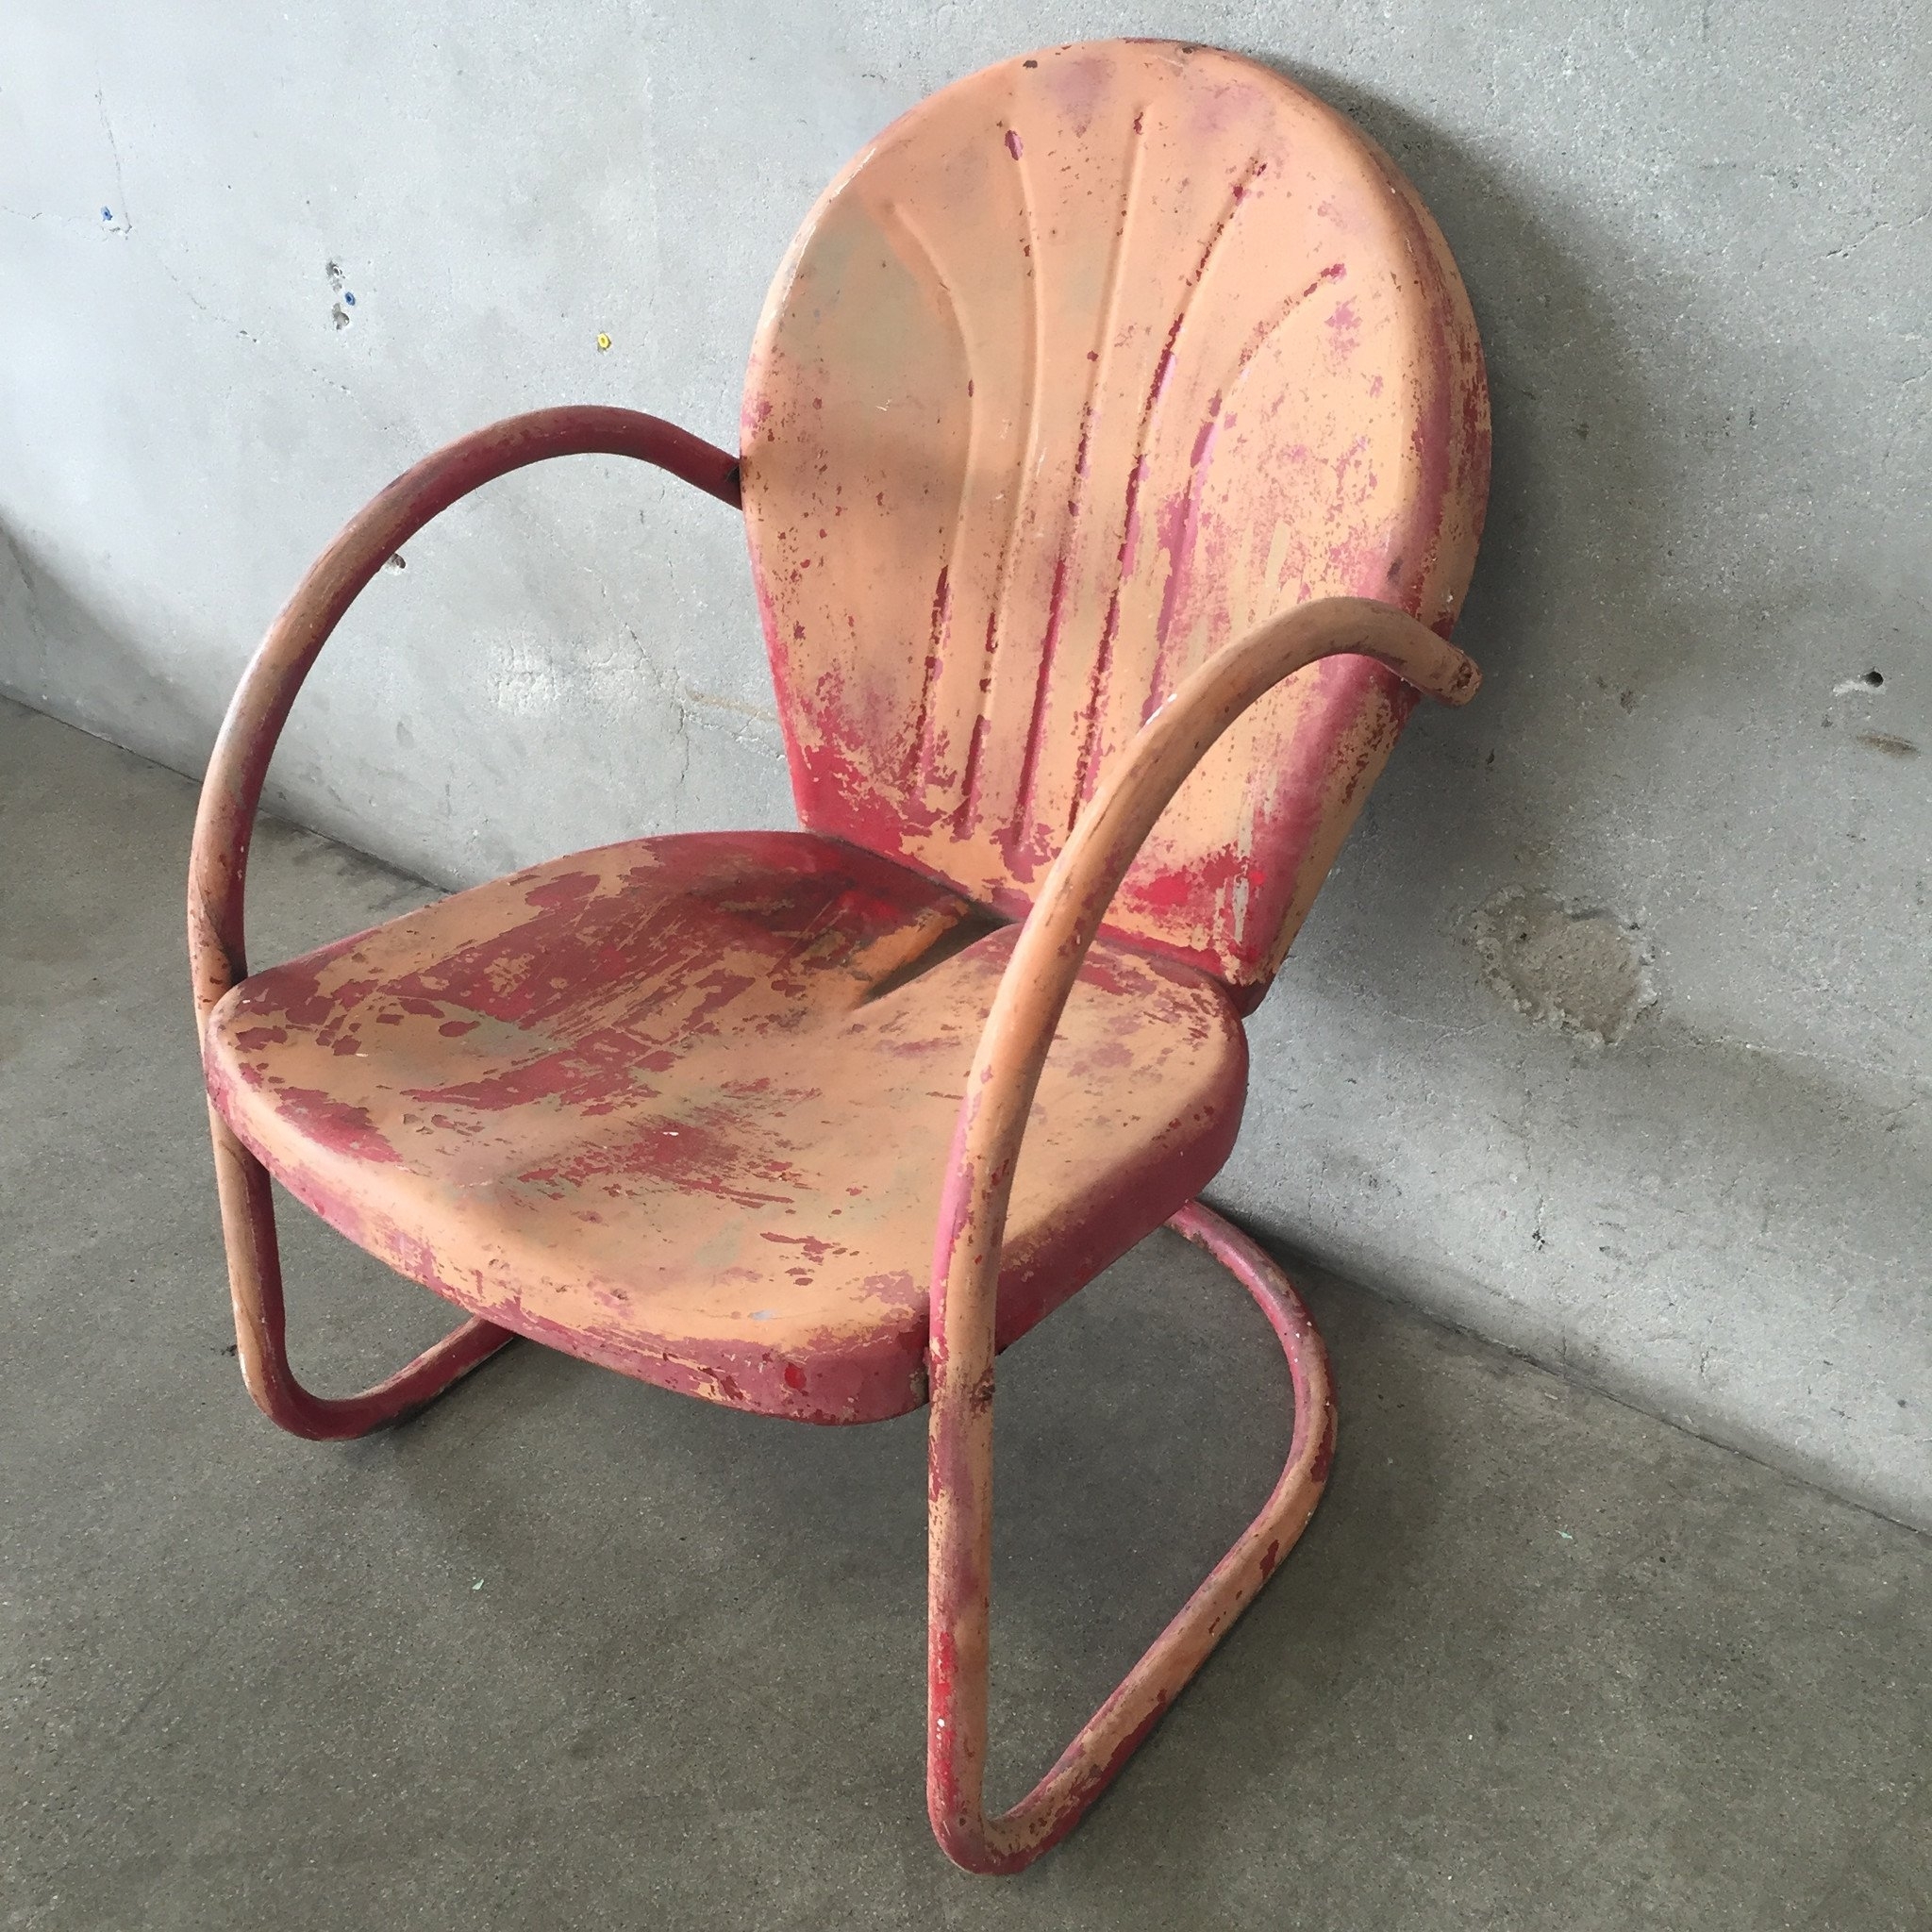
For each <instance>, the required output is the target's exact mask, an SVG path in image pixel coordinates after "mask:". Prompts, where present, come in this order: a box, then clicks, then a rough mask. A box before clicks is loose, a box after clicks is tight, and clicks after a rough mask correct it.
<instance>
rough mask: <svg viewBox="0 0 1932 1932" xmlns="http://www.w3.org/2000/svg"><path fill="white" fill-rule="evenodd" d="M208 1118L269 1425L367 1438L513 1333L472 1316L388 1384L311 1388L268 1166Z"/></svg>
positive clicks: (242, 1325)
mask: <svg viewBox="0 0 1932 1932" xmlns="http://www.w3.org/2000/svg"><path fill="white" fill-rule="evenodd" d="M208 1121H209V1124H210V1126H211V1127H212V1129H213V1132H214V1143H215V1179H216V1183H217V1185H218V1186H219V1188H220V1190H221V1197H222V1238H223V1241H225V1244H226V1247H227V1250H228V1291H229V1293H230V1295H231V1296H232V1298H233V1300H234V1304H235V1341H236V1351H237V1353H238V1354H239V1355H240V1356H241V1357H242V1375H243V1377H244V1378H245V1379H246V1381H247V1384H248V1392H249V1394H251V1395H252V1396H254V1398H255V1401H256V1405H257V1407H259V1408H260V1410H261V1412H262V1413H263V1414H264V1415H265V1416H267V1417H268V1418H269V1420H270V1421H271V1422H274V1423H279V1424H281V1426H282V1427H283V1428H285V1429H287V1430H288V1431H289V1433H290V1434H291V1435H294V1436H307V1437H308V1438H309V1440H310V1441H341V1440H343V1439H344V1438H346V1437H350V1436H366V1435H368V1434H369V1433H370V1432H371V1431H372V1430H374V1429H380V1428H386V1427H387V1426H388V1425H389V1424H391V1423H398V1422H401V1421H403V1420H404V1419H405V1418H406V1417H408V1416H410V1415H413V1414H414V1413H415V1412H416V1411H417V1410H418V1409H419V1408H423V1407H426V1406H427V1405H428V1404H429V1403H431V1402H433V1401H434V1400H435V1399H436V1398H437V1397H438V1396H439V1395H441V1393H442V1391H444V1390H445V1389H447V1388H448V1387H449V1386H450V1384H451V1383H452V1382H456V1381H458V1380H460V1379H461V1377H463V1376H464V1375H467V1374H469V1373H470V1371H471V1370H472V1369H474V1368H475V1366H476V1364H477V1363H478V1362H480V1361H482V1360H484V1359H485V1358H486V1357H489V1356H492V1355H494V1354H495V1353H496V1351H497V1350H498V1349H499V1348H501V1347H502V1346H503V1345H504V1343H505V1342H506V1341H512V1340H513V1339H514V1338H513V1337H512V1335H511V1333H510V1331H509V1330H508V1328H499V1327H498V1326H497V1325H496V1324H494V1323H493V1322H485V1321H482V1320H480V1319H479V1318H476V1317H474V1316H473V1317H472V1318H471V1319H470V1320H469V1321H467V1322H464V1323H463V1324H461V1325H460V1326H458V1327H456V1328H453V1329H452V1330H451V1331H450V1332H449V1333H448V1334H447V1335H445V1336H444V1337H443V1338H442V1340H441V1341H439V1342H438V1343H437V1344H436V1345H435V1346H434V1347H433V1348H427V1349H425V1350H424V1352H423V1353H422V1354H421V1355H419V1356H418V1357H416V1358H415V1360H414V1361H412V1362H410V1363H408V1365H407V1366H406V1367H404V1368H402V1369H400V1370H398V1371H397V1372H396V1374H393V1375H391V1376H390V1377H389V1379H388V1380H387V1381H384V1382H378V1383H377V1384H376V1385H375V1388H373V1389H366V1390H364V1391H362V1393H361V1394H359V1395H349V1396H344V1397H341V1398H339V1399H338V1398H331V1397H328V1396H324V1395H313V1394H310V1393H309V1391H308V1390H307V1389H305V1388H303V1386H302V1384H301V1383H300V1382H298V1381H297V1380H296V1379H295V1373H294V1371H293V1370H292V1369H291V1367H290V1366H289V1349H288V1338H287V1327H288V1323H287V1317H286V1314H285V1311H284V1308H283V1303H282V1263H281V1255H280V1251H279V1249H278V1247H277V1245H276V1241H275V1196H274V1194H273V1193H272V1192H271V1191H270V1188H269V1177H268V1170H267V1169H266V1168H264V1167H263V1166H262V1164H261V1162H260V1161H258V1159H256V1158H255V1156H254V1155H252V1154H251V1153H250V1152H249V1151H248V1149H247V1148H246V1147H244V1146H243V1145H242V1142H241V1141H238V1140H237V1139H236V1138H235V1135H234V1133H233V1131H232V1130H231V1129H230V1128H229V1126H228V1124H227V1123H226V1122H225V1120H223V1119H222V1117H221V1116H220V1115H219V1114H218V1113H216V1112H215V1111H214V1110H213V1108H209V1110H208Z"/></svg>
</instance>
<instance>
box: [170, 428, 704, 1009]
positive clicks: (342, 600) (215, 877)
mask: <svg viewBox="0 0 1932 1932" xmlns="http://www.w3.org/2000/svg"><path fill="white" fill-rule="evenodd" d="M591 455H601V456H613V457H636V458H639V459H640V460H641V461H642V462H647V463H655V464H657V466H658V468H659V469H660V470H669V471H670V472H671V474H672V475H674V476H681V477H682V478H683V479H684V480H685V481H686V482H687V483H691V484H693V485H695V486H696V487H697V488H698V489H700V490H703V491H708V493H709V494H710V495H712V496H715V497H717V498H719V499H720V500H721V501H722V502H724V503H728V504H730V505H731V506H732V507H733V508H737V506H738V502H739V493H738V458H736V457H733V456H729V455H727V454H726V453H725V452H724V450H722V449H717V448H715V447H713V446H712V445H711V444H710V443H708V442H706V441H703V440H702V439H701V438H699V437H695V436H692V435H691V434H690V433H689V432H688V431H686V430H683V429H679V428H678V427H677V426H676V425H675V424H671V423H666V422H663V421H661V420H660V419H659V418H658V417H656V416H643V415H640V414H639V413H638V412H637V411H636V410H634V409H611V408H601V407H598V406H595V405H583V406H578V407H572V408H558V409H533V410H532V411H531V412H530V413H529V414H528V415H525V416H510V417H507V418H506V419H505V420H504V421H503V422H501V423H492V424H491V425H490V426H489V427H488V428H487V429H478V430H475V431H474V432H472V433H471V434H470V435H468V436H460V437H458V439H457V440H456V441H454V442H451V443H446V444H445V445H444V446H443V447H442V448H441V449H440V450H438V451H437V452H436V453H435V454H434V455H433V456H428V457H425V458H424V459H423V460H422V461H421V462H420V463H418V464H417V465H416V466H415V468H414V469H412V470H408V471H405V472H404V474H403V475H400V476H398V477H397V478H396V479H395V481H394V482H393V483H391V484H390V486H389V487H388V488H387V489H386V490H384V491H381V493H380V494H378V495H376V496H375V497H374V498H372V499H371V500H370V502H369V503H367V504H366V505H364V507H363V508H361V509H359V510H358V511H357V513H356V514H355V515H354V516H353V517H351V518H350V519H349V521H348V523H347V524H346V525H343V527H342V530H341V535H340V536H338V537H337V538H336V540H335V541H334V542H333V543H331V544H330V545H329V546H328V548H327V549H326V550H325V551H324V552H323V553H322V555H321V556H320V557H318V558H316V559H315V561H314V563H312V564H311V565H310V566H309V568H308V575H306V576H305V577H304V578H303V579H302V581H301V583H300V584H298V585H297V586H296V588H295V594H294V595H293V596H292V597H291V598H290V599H289V601H288V602H287V603H286V604H285V605H283V607H282V608H281V610H280V611H279V612H278V613H277V615H276V617H275V622H274V623H273V624H272V625H270V626H269V629H268V635H267V636H266V637H264V638H263V639H262V641H261V647H260V648H259V649H258V651H257V652H256V654H255V657H254V658H253V660H252V661H251V662H250V664H249V666H248V670H247V672H246V673H245V674H244V675H243V676H242V683H241V685H240V687H239V688H238V689H237V691H236V692H235V697H234V702H233V703H232V704H230V705H229V707H228V714H227V716H226V717H225V718H224V719H223V720H222V728H221V732H220V734H219V735H218V736H217V738H216V739H215V747H214V751H213V753H212V754H211V755H210V757H209V758H208V775H207V777H206V778H205V779H204V780H203V781H202V788H201V807H200V809H199V810H198V811H197V812H196V814H195V820H194V847H193V856H192V859H191V861H190V865H189V874H188V951H189V960H190V966H191V970H192V975H193V984H194V1011H195V1024H196V1025H197V1027H200V1028H204V1029H205V1028H206V1026H207V1024H208V1014H209V1013H210V1012H211V1011H212V1010H213V1009H214V1007H215V1003H216V1002H217V1001H218V1000H219V999H220V998H221V997H222V995H223V994H224V993H225V992H226V991H227V990H228V989H229V987H231V986H233V985H234V984H235V983H236V981H237V980H240V979H242V978H245V977H246V976H247V973H248V963H247V948H246V943H245V934H244V928H243V922H242V896H243V891H244V888H245V885H246V881H247V872H248V842H249V839H250V837H251V836H252V834H253V832H254V829H255V814H256V809H257V808H258V806H259V804H260V802H261V787H262V780H263V779H264V777H265V776H266V775H267V773H268V761H269V758H270V757H271V756H272V755H273V753H274V751H275V741H276V740H277V739H278V738H279V737H280V736H281V731H282V726H283V724H285V723H286V722H287V721H288V716H289V708H290V707H291V705H292V704H293V703H294V702H295V694H296V693H297V692H298V691H300V690H301V689H302V683H303V680H304V679H305V678H306V677H307V676H308V671H309V667H310V666H311V665H312V664H313V663H314V662H315V659H316V656H317V654H318V653H319V652H320V651H321V649H322V647H323V645H324V644H325V643H326V642H327V641H328V639H329V634H330V633H331V632H332V631H333V630H334V629H335V627H336V625H338V624H340V623H341V620H342V616H343V613H344V612H345V611H346V610H347V609H348V608H349V606H350V605H351V604H352V603H354V602H355V600H356V597H357V596H358V593H359V592H360V591H361V590H362V588H363V586H364V585H365V584H367V583H368V582H369V580H370V578H371V577H373V576H374V575H375V573H376V572H377V571H378V570H380V569H381V568H382V566H383V565H384V564H385V563H386V562H388V560H389V559H390V558H391V557H392V556H393V555H394V554H395V552H396V550H397V549H398V548H399V547H400V546H401V545H402V544H404V543H406V542H407V541H408V540H409V539H410V538H411V537H413V536H414V535H415V534H416V532H417V531H418V530H420V529H421V528H422V527H423V526H424V525H425V524H426V523H428V522H429V521H430V520H431V518H433V517H436V516H438V515H440V514H441V512H442V511H443V510H446V509H447V508H449V507H450V505H451V504H453V503H455V502H457V501H458V499H459V498H461V497H464V496H467V495H469V494H470V492H471V491H474V490H476V489H479V488H480V487H481V486H482V485H483V484H485V483H489V482H491V481H492V480H494V479H495V478H496V477H498V476H502V475H507V474H508V472H509V471H511V470H520V469H523V468H524V467H525V465H526V464H529V463H538V462H541V461H543V460H544V459H545V458H548V457H567V456H591Z"/></svg>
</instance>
